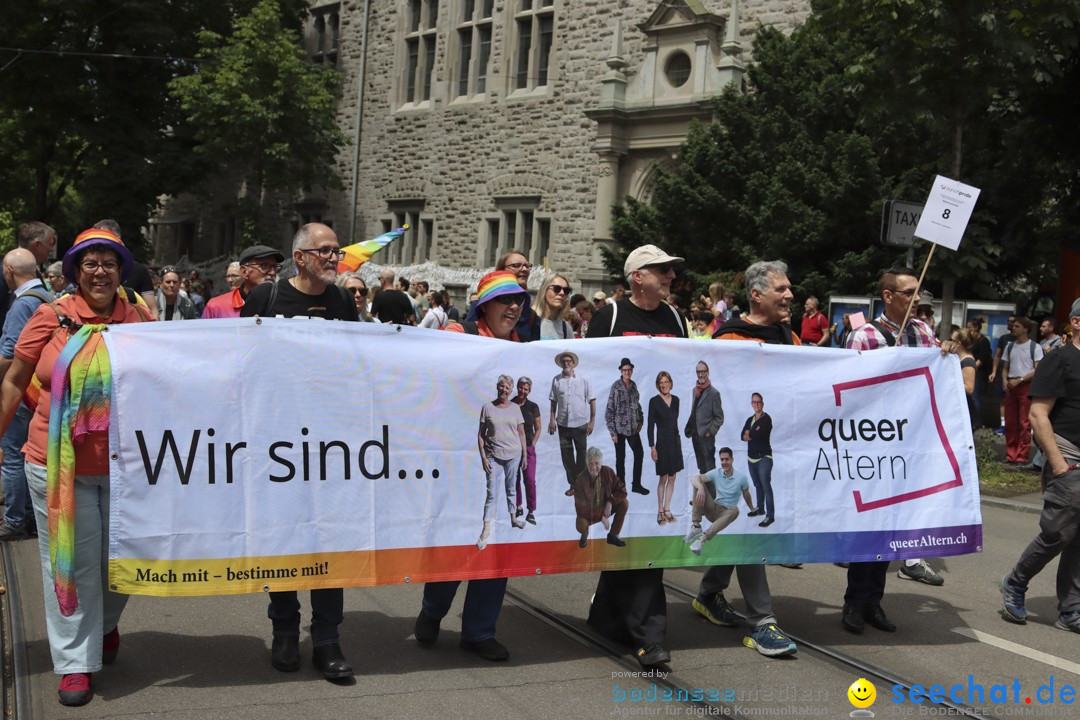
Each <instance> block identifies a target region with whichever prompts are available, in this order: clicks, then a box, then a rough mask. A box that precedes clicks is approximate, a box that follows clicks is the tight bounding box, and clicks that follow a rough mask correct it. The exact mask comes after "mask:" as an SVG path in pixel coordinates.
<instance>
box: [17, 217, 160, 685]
mask: <svg viewBox="0 0 1080 720" xmlns="http://www.w3.org/2000/svg"><path fill="white" fill-rule="evenodd" d="M133 262H134V260H133V258H132V257H131V253H130V252H129V251H128V249H127V248H126V247H124V244H123V243H122V242H121V241H120V238H118V237H116V236H115V235H113V234H112V233H110V232H108V231H106V230H87V231H86V232H83V233H81V234H80V235H79V236H78V237H76V238H75V242H74V243H73V244H72V246H71V248H70V249H69V250H68V251H67V252H66V253H64V259H63V268H64V276H65V277H66V278H67V279H68V280H70V281H71V282H73V283H75V284H76V285H77V286H78V290H77V291H76V292H75V294H74V295H69V296H66V297H63V298H61V299H60V300H58V301H56V302H55V303H54V304H51V305H42V306H40V307H38V309H37V311H36V312H35V313H34V315H33V317H31V318H30V321H29V322H27V324H26V327H25V328H24V329H23V332H22V334H21V335H20V336H19V342H18V343H17V344H16V346H15V359H14V360H13V361H12V363H11V367H10V368H9V369H8V372H7V374H6V375H5V376H4V381H3V388H2V391H0V398H2V400H0V426H2V429H3V430H5V431H6V430H7V428H8V426H9V425H10V423H11V420H12V417H13V416H14V414H15V410H16V408H17V407H18V405H19V402H20V400H21V399H22V397H23V393H24V392H25V391H26V388H27V387H28V386H29V384H30V380H31V378H32V377H33V376H34V375H35V374H36V376H37V378H38V380H39V381H40V382H41V394H40V397H39V401H38V404H37V408H36V410H35V411H34V417H33V418H32V419H31V420H30V429H29V433H28V435H27V441H26V445H25V446H24V448H23V451H24V452H25V453H26V478H27V483H28V485H29V488H30V497H31V499H32V501H33V505H34V514H35V516H36V519H37V524H38V527H39V528H40V531H39V533H38V548H39V551H40V556H41V573H42V581H43V584H44V586H45V588H46V591H45V627H46V630H47V632H48V636H49V649H50V651H51V654H52V662H53V669H54V671H55V672H56V673H57V674H59V675H61V676H63V677H62V679H61V682H60V687H59V690H58V694H59V699H60V703H61V704H62V705H85V704H86V703H88V702H90V699H91V698H92V697H93V689H92V687H91V676H92V675H93V673H95V672H98V671H99V670H101V666H102V664H108V663H111V662H112V661H113V660H114V659H115V658H116V654H117V651H118V650H119V647H120V633H119V630H118V629H117V623H118V622H119V620H120V615H121V613H122V612H123V609H124V605H125V604H126V603H127V596H126V595H120V594H118V593H114V592H111V591H110V590H109V585H108V562H107V558H108V545H109V543H108V540H109V533H108V528H109V437H108V435H109V433H108V428H107V426H105V425H103V424H101V423H98V422H95V417H97V418H100V417H101V410H102V407H103V406H104V407H107V404H108V389H107V387H106V384H107V377H108V375H107V371H106V372H102V371H101V370H100V369H99V368H100V367H101V366H102V364H103V363H104V364H106V366H107V362H108V360H107V357H108V355H107V351H106V350H105V345H104V342H103V341H102V339H101V330H102V327H103V326H104V325H113V324H119V323H132V322H142V321H146V320H150V319H151V317H150V315H149V313H148V312H147V311H146V310H145V309H142V308H140V307H139V306H136V305H132V304H131V303H129V302H127V301H126V300H124V299H123V298H122V297H120V296H119V295H118V293H117V290H118V288H119V287H120V284H121V283H122V282H123V281H124V280H125V279H127V277H128V274H129V273H130V272H131V268H132V264H133ZM69 343H70V344H71V345H70V346H69ZM76 348H77V350H76ZM64 350H66V352H65V355H66V354H67V353H68V352H71V351H73V350H74V351H75V355H74V356H73V357H72V358H71V359H70V360H64V359H60V358H59V356H60V354H61V351H64ZM54 368H55V369H56V371H57V372H56V373H55V374H54V372H53V371H54ZM76 369H80V370H82V371H84V372H78V373H77V372H75V370H76ZM56 380H62V382H63V385H62V386H60V387H54V381H56ZM71 391H77V396H79V397H81V398H82V402H81V404H80V405H79V407H68V403H69V400H68V398H69V392H71ZM54 392H55V393H57V395H58V398H60V401H59V403H58V407H59V408H60V409H61V410H62V411H64V412H65V413H72V415H73V419H72V426H69V427H65V426H64V424H63V423H55V430H53V431H52V432H51V430H52V428H50V425H49V414H50V408H51V407H52V402H51V394H52V393H54ZM106 416H107V413H106ZM73 427H74V428H80V429H79V430H78V432H79V434H78V435H74V434H73ZM46 466H47V469H46ZM50 515H52V516H53V522H52V523H50ZM47 528H49V529H51V531H50V532H46V529H47ZM53 551H54V552H55V555H56V562H55V563H54V562H53V560H52V558H51V555H52V554H53ZM54 589H55V591H53V590H54ZM99 638H100V639H99Z"/></svg>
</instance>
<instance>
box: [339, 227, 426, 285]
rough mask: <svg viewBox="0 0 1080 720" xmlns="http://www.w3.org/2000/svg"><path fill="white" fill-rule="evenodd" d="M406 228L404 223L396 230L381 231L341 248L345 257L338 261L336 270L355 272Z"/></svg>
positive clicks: (399, 235) (402, 233)
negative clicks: (374, 236) (372, 236)
mask: <svg viewBox="0 0 1080 720" xmlns="http://www.w3.org/2000/svg"><path fill="white" fill-rule="evenodd" d="M408 229H409V226H408V225H405V226H403V227H399V228H398V229H397V230H391V231H390V232H387V233H383V234H382V235H380V236H379V237H377V238H372V239H371V240H365V241H364V242H359V243H356V244H355V245H349V246H348V247H343V248H341V249H342V250H344V251H345V257H344V258H342V259H341V260H339V261H338V264H337V271H338V272H339V273H345V272H356V271H357V270H359V269H360V266H361V265H363V264H364V263H366V262H367V261H368V260H370V259H371V256H372V255H374V254H375V253H376V252H378V251H379V250H382V249H383V248H384V247H386V246H387V245H389V244H390V241H391V240H396V239H397V238H399V237H401V236H402V235H404V234H405V231H406V230H408Z"/></svg>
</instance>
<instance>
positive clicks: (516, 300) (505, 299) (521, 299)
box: [493, 294, 529, 305]
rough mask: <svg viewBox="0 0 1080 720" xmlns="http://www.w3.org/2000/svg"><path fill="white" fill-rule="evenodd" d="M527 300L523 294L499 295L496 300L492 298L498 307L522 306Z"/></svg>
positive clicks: (526, 296)
mask: <svg viewBox="0 0 1080 720" xmlns="http://www.w3.org/2000/svg"><path fill="white" fill-rule="evenodd" d="M528 298H529V296H528V295H525V294H517V295H500V296H498V297H497V298H493V299H494V300H495V301H496V302H497V303H499V304H500V305H515V304H516V305H524V304H525V301H526V300H527V299H528Z"/></svg>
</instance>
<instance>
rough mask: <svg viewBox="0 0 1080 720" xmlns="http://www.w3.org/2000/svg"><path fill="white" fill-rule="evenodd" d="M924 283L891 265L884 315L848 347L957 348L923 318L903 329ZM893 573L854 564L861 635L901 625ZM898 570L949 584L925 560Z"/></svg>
mask: <svg viewBox="0 0 1080 720" xmlns="http://www.w3.org/2000/svg"><path fill="white" fill-rule="evenodd" d="M918 287H919V281H918V277H917V276H916V274H915V271H914V270H912V269H911V268H908V267H897V268H889V269H888V270H886V271H885V272H884V273H882V275H881V278H880V280H879V281H878V290H879V293H880V295H881V302H882V307H883V310H882V313H881V314H880V315H878V316H877V318H876V319H875V320H873V321H871V322H868V323H866V324H865V325H863V326H862V327H860V328H856V329H855V330H854V331H853V332H852V333H851V335H850V336H849V337H848V345H847V346H848V348H849V349H851V350H862V351H867V350H879V349H881V348H887V347H894V346H898V347H909V348H917V347H924V348H935V347H941V350H942V352H943V353H947V352H950V351H952V349H953V347H954V343H953V342H952V340H946V341H945V342H943V343H940V344H939V343H938V341H937V338H936V337H934V331H933V329H932V328H931V327H930V326H929V325H927V324H926V323H924V322H923V321H922V320H919V319H918V318H908V321H907V324H906V325H905V326H904V329H903V333H901V332H900V325H901V323H903V322H904V318H905V317H907V312H908V308H909V307H910V304H911V299H912V297H914V295H915V292H916V290H918ZM888 573H889V561H888V560H881V561H877V562H852V563H849V564H848V578H847V580H848V584H847V590H846V591H845V592H844V612H843V616H842V618H841V623H842V624H843V626H844V628H845V629H846V630H848V631H850V632H853V633H861V632H862V631H863V630H864V629H865V628H866V624H867V623H869V624H870V625H872V626H873V627H876V628H877V629H879V630H884V631H886V632H895V631H896V625H895V624H893V622H892V621H891V620H889V618H888V616H886V615H885V611H884V610H883V609H882V607H881V598H882V597H884V595H885V580H886V577H887V575H888ZM897 574H898V575H900V576H901V577H902V578H904V579H906V580H915V581H917V582H921V583H925V584H927V585H942V584H944V582H945V580H944V578H942V577H941V576H940V575H938V574H937V573H936V572H934V571H933V569H931V568H930V566H929V565H927V564H926V563H924V562H923V561H922V560H919V559H912V560H907V561H905V562H904V564H903V565H902V566H901V568H900V570H899V571H898V573H897Z"/></svg>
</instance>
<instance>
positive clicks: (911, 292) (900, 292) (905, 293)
mask: <svg viewBox="0 0 1080 720" xmlns="http://www.w3.org/2000/svg"><path fill="white" fill-rule="evenodd" d="M889 292H891V293H893V294H894V295H903V296H904V297H911V296H912V295H914V294H915V288H911V289H910V290H889Z"/></svg>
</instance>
